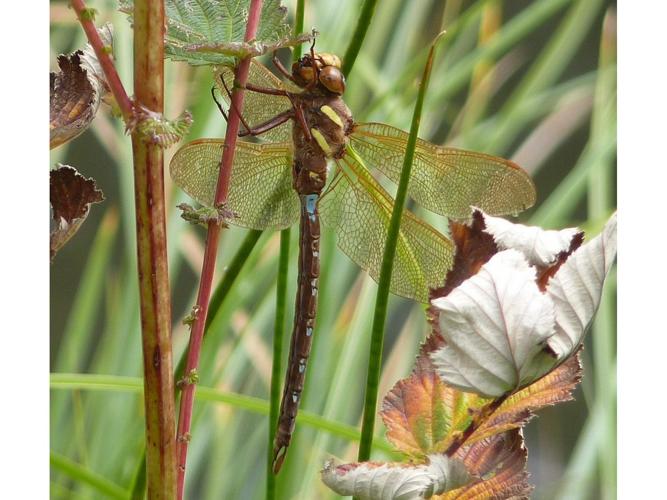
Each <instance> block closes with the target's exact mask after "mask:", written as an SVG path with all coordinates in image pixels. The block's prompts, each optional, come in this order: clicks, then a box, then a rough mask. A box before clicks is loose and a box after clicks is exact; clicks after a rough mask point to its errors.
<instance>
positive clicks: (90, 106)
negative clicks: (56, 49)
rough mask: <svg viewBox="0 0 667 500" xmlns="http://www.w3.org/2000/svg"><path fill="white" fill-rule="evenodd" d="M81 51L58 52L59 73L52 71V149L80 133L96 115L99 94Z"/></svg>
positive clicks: (50, 124) (50, 122)
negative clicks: (84, 63)
mask: <svg viewBox="0 0 667 500" xmlns="http://www.w3.org/2000/svg"><path fill="white" fill-rule="evenodd" d="M82 55H83V51H81V50H77V51H76V52H74V53H73V54H72V55H70V56H65V55H60V56H58V66H59V67H60V71H59V72H58V73H51V80H50V90H51V107H50V110H51V118H50V121H49V129H50V131H51V140H50V147H51V149H53V148H55V147H57V146H60V145H61V144H64V143H66V142H67V141H70V140H72V139H74V138H75V137H77V136H78V135H79V134H81V133H82V132H83V131H84V130H86V128H88V125H89V124H90V122H91V121H92V120H93V118H94V117H95V113H96V112H97V108H98V107H99V105H100V96H99V93H98V92H97V91H96V89H95V87H94V86H93V82H92V81H91V80H90V79H89V78H88V72H87V71H86V70H85V69H83V68H82V67H81V56H82Z"/></svg>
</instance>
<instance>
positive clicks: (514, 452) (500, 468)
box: [433, 429, 532, 500]
mask: <svg viewBox="0 0 667 500" xmlns="http://www.w3.org/2000/svg"><path fill="white" fill-rule="evenodd" d="M455 458H458V459H459V460H462V461H463V464H464V465H465V467H466V469H467V470H468V472H469V474H471V475H472V476H473V477H475V478H476V479H477V480H473V481H470V482H469V483H468V484H466V485H465V486H463V487H461V488H457V489H455V490H451V491H448V492H446V493H444V494H443V495H438V496H435V497H433V498H434V499H438V500H463V499H465V500H482V499H485V500H486V499H490V498H512V499H514V500H518V499H527V498H528V495H529V494H530V491H531V490H532V487H531V486H530V484H529V483H528V472H527V471H526V460H527V451H526V448H525V446H524V443H523V437H522V435H521V431H520V430H518V429H515V430H513V431H509V432H504V433H502V434H495V435H494V436H491V437H487V438H485V439H484V440H482V441H477V442H476V443H474V444H471V445H466V446H464V447H462V448H461V449H460V450H459V451H458V452H457V453H456V455H455Z"/></svg>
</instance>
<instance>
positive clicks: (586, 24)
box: [487, 0, 602, 151]
mask: <svg viewBox="0 0 667 500" xmlns="http://www.w3.org/2000/svg"><path fill="white" fill-rule="evenodd" d="M601 7H602V0H578V1H577V2H576V3H575V4H574V6H573V7H572V8H571V9H570V11H569V12H568V13H567V16H566V18H565V20H564V21H563V22H562V23H561V25H560V26H559V27H558V30H557V32H556V33H555V34H554V36H553V37H552V38H551V40H550V42H549V44H548V45H547V46H546V47H545V49H544V50H543V51H542V54H540V56H539V57H537V58H536V62H535V64H534V65H533V66H532V68H531V69H530V71H529V73H528V74H527V75H526V76H525V77H524V79H523V80H522V81H521V84H520V85H519V86H518V88H517V89H516V90H515V91H514V93H513V94H512V96H511V97H510V98H509V100H508V101H507V103H506V104H505V106H504V107H503V109H502V110H501V112H500V113H501V115H502V116H503V118H504V119H503V120H502V123H500V124H499V125H498V126H497V127H496V130H495V133H494V135H493V136H492V137H491V139H490V140H489V144H488V146H487V147H488V149H489V151H501V150H502V149H503V148H501V146H502V145H506V144H509V143H510V142H511V140H512V138H513V137H514V136H515V135H516V133H517V126H516V125H515V124H516V123H517V121H516V120H515V113H516V109H517V108H518V106H519V103H521V102H522V101H524V100H525V99H527V98H529V97H530V96H531V95H533V94H535V93H536V92H539V91H541V90H543V89H544V88H545V87H548V86H549V85H553V83H554V82H555V81H556V80H557V79H558V77H559V76H560V75H561V73H562V72H563V71H564V70H565V68H566V67H567V65H568V63H569V62H570V61H571V60H572V57H573V55H574V54H575V52H576V51H577V50H578V49H579V46H580V44H581V42H582V41H583V40H584V38H585V36H586V34H587V33H588V30H589V28H590V25H591V24H592V23H593V22H594V21H595V19H596V16H597V14H598V12H599V10H600V8H601Z"/></svg>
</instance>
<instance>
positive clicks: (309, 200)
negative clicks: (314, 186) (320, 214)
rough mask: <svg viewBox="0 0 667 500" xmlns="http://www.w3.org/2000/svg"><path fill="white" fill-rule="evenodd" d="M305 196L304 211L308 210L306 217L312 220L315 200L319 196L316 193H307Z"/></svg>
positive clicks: (313, 219)
mask: <svg viewBox="0 0 667 500" xmlns="http://www.w3.org/2000/svg"><path fill="white" fill-rule="evenodd" d="M305 197H306V212H308V216H309V217H308V218H309V219H310V220H311V221H312V222H314V221H315V207H316V205H317V200H318V198H319V197H320V196H319V195H317V194H307V195H305Z"/></svg>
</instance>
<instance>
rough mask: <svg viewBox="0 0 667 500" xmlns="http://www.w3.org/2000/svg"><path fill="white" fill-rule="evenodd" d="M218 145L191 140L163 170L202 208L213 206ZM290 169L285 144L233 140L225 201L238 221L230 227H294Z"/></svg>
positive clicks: (295, 214) (295, 201) (217, 142)
mask: <svg viewBox="0 0 667 500" xmlns="http://www.w3.org/2000/svg"><path fill="white" fill-rule="evenodd" d="M223 144H224V141H223V140H222V139H199V140H196V141H192V142H190V143H188V144H186V145H184V146H183V147H182V148H181V149H179V150H178V151H177V152H176V154H175V155H174V157H173V158H172V160H171V164H170V165H169V171H170V173H171V177H172V179H174V182H175V183H176V184H177V185H178V186H179V187H181V189H183V191H185V192H186V193H188V194H189V195H190V196H192V197H193V198H194V199H195V200H197V201H198V202H199V203H201V204H202V205H207V206H212V205H213V200H214V196H215V188H216V184H217V180H218V171H219V168H220V159H221V157H222V146H223ZM291 165H292V146H291V144H290V143H278V144H274V143H271V144H254V143H249V142H245V141H238V142H237V143H236V155H235V157H234V168H233V170H232V177H231V179H230V187H229V198H228V200H227V206H228V208H230V209H231V210H232V211H234V212H235V213H236V214H237V216H238V217H236V218H234V219H233V220H231V221H230V222H231V223H232V224H235V225H237V226H241V227H247V228H251V229H283V228H286V227H289V226H291V225H292V224H294V223H295V222H297V220H298V219H299V197H298V196H297V194H296V192H295V191H294V189H293V188H292V170H291V168H292V167H291Z"/></svg>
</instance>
